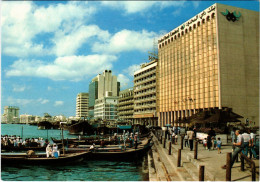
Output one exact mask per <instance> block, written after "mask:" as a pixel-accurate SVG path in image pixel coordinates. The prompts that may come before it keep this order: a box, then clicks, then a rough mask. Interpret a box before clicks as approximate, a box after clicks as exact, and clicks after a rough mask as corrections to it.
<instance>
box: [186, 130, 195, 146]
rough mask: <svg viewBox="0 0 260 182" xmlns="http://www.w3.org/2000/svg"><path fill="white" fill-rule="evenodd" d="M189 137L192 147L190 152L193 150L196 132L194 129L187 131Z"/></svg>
mask: <svg viewBox="0 0 260 182" xmlns="http://www.w3.org/2000/svg"><path fill="white" fill-rule="evenodd" d="M187 135H188V140H189V145H190V151H192V150H193V138H194V131H193V130H192V128H189V130H188V131H187Z"/></svg>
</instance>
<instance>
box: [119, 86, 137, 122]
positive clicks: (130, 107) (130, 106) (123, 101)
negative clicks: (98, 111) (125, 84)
mask: <svg viewBox="0 0 260 182" xmlns="http://www.w3.org/2000/svg"><path fill="white" fill-rule="evenodd" d="M117 114H118V119H119V120H123V121H130V122H132V123H133V120H134V118H133V116H134V90H133V88H129V89H125V90H123V91H120V92H119V99H118V113H117Z"/></svg>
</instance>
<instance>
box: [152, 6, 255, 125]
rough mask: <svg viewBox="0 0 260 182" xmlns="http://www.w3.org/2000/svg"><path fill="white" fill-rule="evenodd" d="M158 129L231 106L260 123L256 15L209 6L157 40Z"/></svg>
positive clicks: (244, 11) (229, 8) (231, 8)
mask: <svg viewBox="0 0 260 182" xmlns="http://www.w3.org/2000/svg"><path fill="white" fill-rule="evenodd" d="M158 56H159V64H158V87H159V92H158V94H159V96H158V100H157V101H158V102H157V104H158V108H157V111H158V117H159V124H160V126H165V124H169V123H173V122H175V121H177V120H178V119H179V118H181V119H182V118H185V117H188V116H191V115H192V114H194V113H197V112H199V111H201V110H210V109H212V108H213V109H224V108H231V109H232V111H233V112H235V113H237V114H239V115H242V116H243V117H244V119H242V120H243V121H244V120H245V118H249V120H251V121H253V124H256V125H258V121H259V12H255V11H251V10H246V9H242V8H237V7H232V6H227V5H223V4H218V3H217V4H213V5H212V6H211V7H209V8H207V9H205V10H204V11H203V12H201V13H199V14H197V15H196V16H194V17H192V18H191V19H190V20H188V21H186V22H184V23H183V24H181V25H180V26H178V27H176V28H175V29H173V30H172V31H171V32H169V33H167V34H166V35H164V36H163V37H162V38H160V39H159V40H158Z"/></svg>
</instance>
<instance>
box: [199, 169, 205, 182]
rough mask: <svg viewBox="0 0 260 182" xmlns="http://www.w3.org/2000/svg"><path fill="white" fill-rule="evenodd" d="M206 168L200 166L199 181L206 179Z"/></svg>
mask: <svg viewBox="0 0 260 182" xmlns="http://www.w3.org/2000/svg"><path fill="white" fill-rule="evenodd" d="M204 170H205V166H201V165H200V168H199V181H204Z"/></svg>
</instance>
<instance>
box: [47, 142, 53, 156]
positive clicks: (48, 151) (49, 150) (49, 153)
mask: <svg viewBox="0 0 260 182" xmlns="http://www.w3.org/2000/svg"><path fill="white" fill-rule="evenodd" d="M51 154H52V149H51V145H50V144H48V145H47V146H46V157H47V158H49V157H50V155H51Z"/></svg>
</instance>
